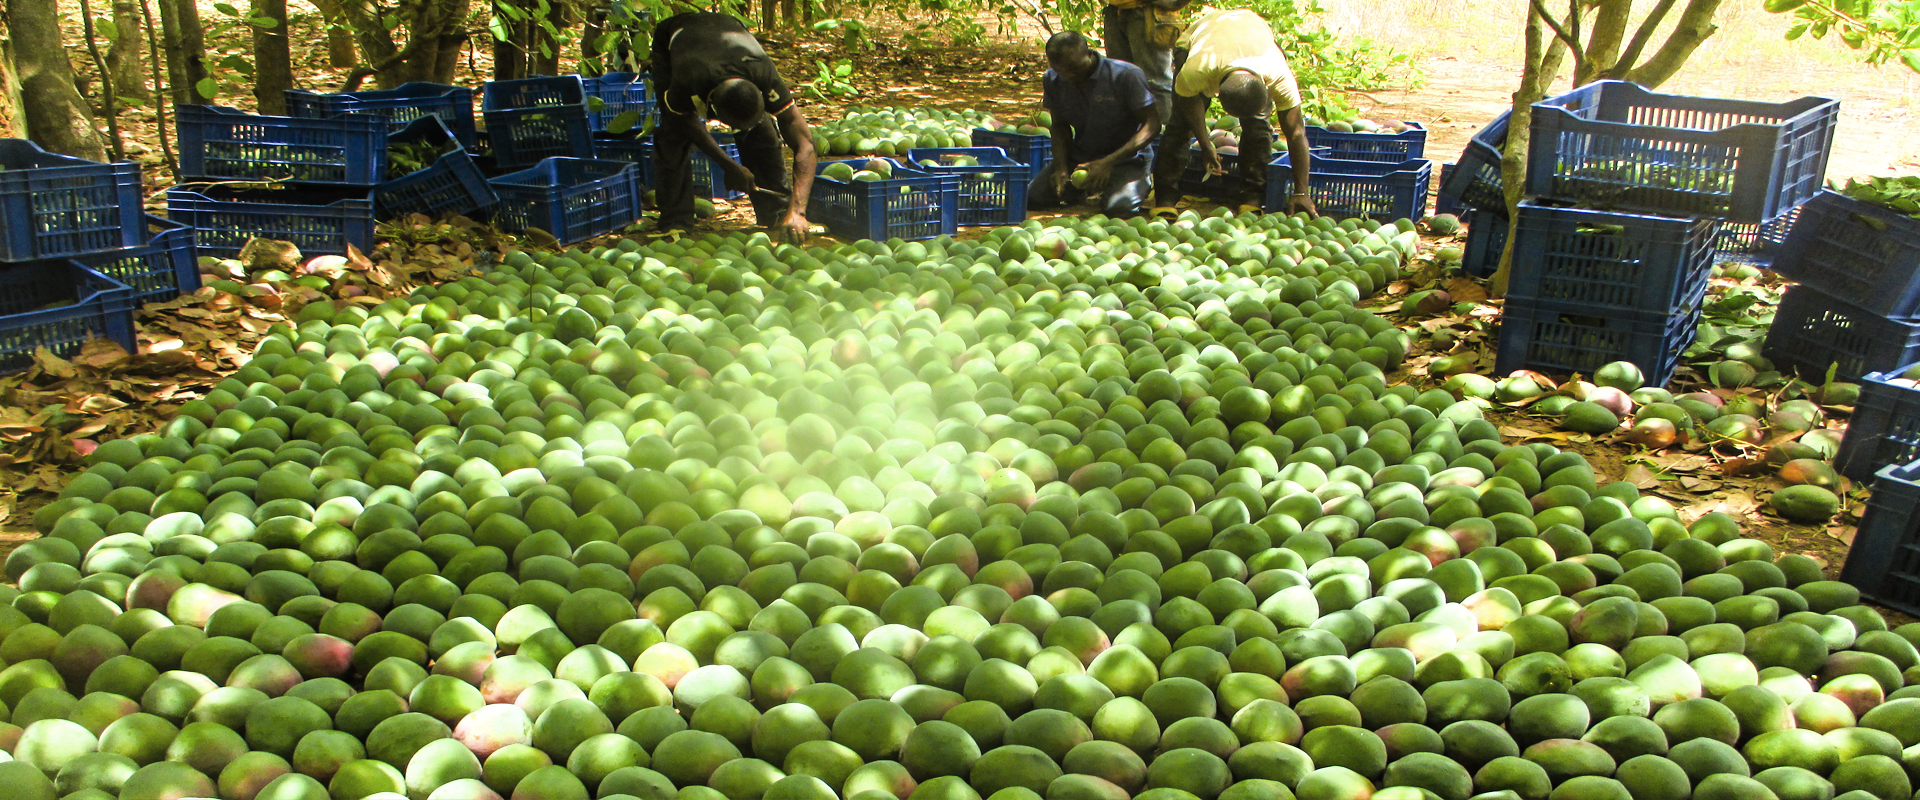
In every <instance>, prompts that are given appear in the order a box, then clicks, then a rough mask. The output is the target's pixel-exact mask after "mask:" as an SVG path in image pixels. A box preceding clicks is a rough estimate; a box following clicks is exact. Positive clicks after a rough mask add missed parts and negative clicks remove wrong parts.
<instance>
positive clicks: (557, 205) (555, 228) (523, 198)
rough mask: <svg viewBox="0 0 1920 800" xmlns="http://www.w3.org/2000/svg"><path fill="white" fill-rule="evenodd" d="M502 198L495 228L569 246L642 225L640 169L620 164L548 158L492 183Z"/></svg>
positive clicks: (580, 159) (621, 162)
mask: <svg viewBox="0 0 1920 800" xmlns="http://www.w3.org/2000/svg"><path fill="white" fill-rule="evenodd" d="M493 190H494V191H495V192H496V193H498V194H499V195H500V202H499V203H498V204H497V205H495V206H494V212H493V221H494V224H496V225H498V226H500V227H501V228H503V229H505V230H510V231H526V230H529V229H532V228H538V229H540V230H543V231H546V232H547V233H550V234H552V235H553V236H554V238H556V239H559V240H560V242H561V243H562V244H573V243H574V242H580V241H585V240H587V239H591V238H593V237H595V236H601V235H604V234H608V233H614V232H617V231H620V230H622V229H624V228H626V227H627V226H628V225H631V224H633V223H634V222H635V221H636V220H639V219H640V197H641V195H642V194H643V191H644V190H642V189H641V188H640V168H639V167H637V166H635V165H633V164H629V163H627V162H624V161H598V160H594V159H584V158H550V159H547V160H545V161H542V162H540V165H539V166H537V167H534V168H533V169H529V170H522V171H520V172H515V173H512V174H509V175H502V176H500V177H498V178H495V179H493Z"/></svg>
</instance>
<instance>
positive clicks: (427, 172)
mask: <svg viewBox="0 0 1920 800" xmlns="http://www.w3.org/2000/svg"><path fill="white" fill-rule="evenodd" d="M389 141H390V142H392V143H394V144H408V143H412V142H419V141H425V142H432V143H433V144H435V145H437V146H439V147H440V148H441V149H446V148H449V147H451V149H449V150H446V152H444V153H442V154H441V155H440V157H439V158H437V159H435V160H434V162H433V166H430V167H427V168H426V169H422V170H417V171H415V172H413V173H410V174H408V175H404V176H401V177H399V178H395V179H393V180H390V181H387V182H386V183H383V184H380V186H379V187H378V188H376V189H374V192H373V201H374V212H375V215H376V216H378V217H379V218H381V219H392V218H394V217H399V216H404V215H407V214H425V215H427V216H429V217H432V216H439V215H441V214H465V213H467V212H469V211H474V210H477V209H482V208H486V207H487V206H490V205H493V203H494V201H495V200H497V199H498V198H497V197H495V196H494V193H493V187H492V186H489V185H487V176H485V175H483V174H481V172H480V166H479V165H478V164H475V163H473V158H472V157H471V156H469V155H467V151H466V148H463V147H461V146H460V143H459V141H458V140H456V139H455V138H454V136H453V133H452V132H450V131H448V130H447V126H446V125H445V123H443V122H442V121H441V120H440V119H439V118H438V117H433V116H428V117H421V118H419V119H416V120H414V121H413V124H411V125H408V126H407V127H406V129H405V130H402V131H401V132H399V133H396V134H394V135H393V138H392V139H390V140H389Z"/></svg>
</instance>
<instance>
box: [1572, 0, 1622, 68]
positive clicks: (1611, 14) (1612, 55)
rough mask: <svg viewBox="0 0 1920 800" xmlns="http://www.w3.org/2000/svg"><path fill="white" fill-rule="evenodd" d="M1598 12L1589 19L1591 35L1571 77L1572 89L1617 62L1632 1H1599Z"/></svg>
mask: <svg viewBox="0 0 1920 800" xmlns="http://www.w3.org/2000/svg"><path fill="white" fill-rule="evenodd" d="M1598 8H1599V9H1600V11H1599V13H1598V14H1595V15H1594V18H1593V31H1592V33H1590V34H1588V36H1587V52H1586V54H1585V56H1584V57H1582V58H1581V60H1580V62H1581V69H1580V71H1579V72H1578V73H1577V74H1575V75H1574V76H1573V82H1574V85H1575V86H1584V85H1586V84H1587V83H1590V82H1592V81H1593V80H1594V78H1595V77H1597V76H1598V75H1600V74H1602V73H1605V72H1606V71H1608V70H1610V69H1613V65H1614V63H1615V62H1616V61H1617V60H1619V58H1620V41H1621V39H1622V38H1623V37H1625V35H1626V32H1627V18H1628V17H1629V16H1630V15H1631V14H1632V11H1633V0H1601V2H1600V3H1599V5H1598Z"/></svg>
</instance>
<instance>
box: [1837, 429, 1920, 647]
mask: <svg viewBox="0 0 1920 800" xmlns="http://www.w3.org/2000/svg"><path fill="white" fill-rule="evenodd" d="M1840 580H1842V581H1844V582H1846V583H1850V584H1852V585H1854V586H1856V587H1858V588H1859V589H1860V595H1861V597H1862V598H1863V599H1867V600H1872V601H1874V602H1877V603H1880V604H1881V605H1885V606H1890V607H1892V608H1896V609H1899V610H1901V611H1904V612H1906V613H1908V614H1920V462H1913V463H1907V464H1896V465H1892V466H1887V467H1882V468H1881V469H1880V471H1879V472H1877V473H1876V474H1875V476H1874V481H1873V494H1872V495H1871V496H1869V497H1868V498H1867V513H1866V515H1865V516H1863V517H1861V519H1860V529H1859V531H1858V532H1856V533H1855V534H1854V537H1853V544H1852V546H1850V547H1849V548H1847V561H1846V564H1845V565H1844V566H1842V567H1841V568H1840Z"/></svg>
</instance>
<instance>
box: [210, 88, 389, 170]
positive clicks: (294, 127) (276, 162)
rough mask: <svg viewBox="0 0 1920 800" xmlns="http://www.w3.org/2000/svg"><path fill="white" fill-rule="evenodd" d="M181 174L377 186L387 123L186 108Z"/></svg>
mask: <svg viewBox="0 0 1920 800" xmlns="http://www.w3.org/2000/svg"><path fill="white" fill-rule="evenodd" d="M177 113H178V114H179V120H178V121H179V131H180V174H182V175H185V176H187V177H188V178H191V179H217V180H256V181H292V182H295V183H311V184H337V185H341V186H373V185H374V184H377V183H379V182H381V181H383V180H385V179H386V172H387V121H386V120H385V119H382V118H380V117H376V116H373V115H371V114H347V115H343V116H338V117H329V118H327V119H302V118H299V117H263V116H260V115H257V114H248V113H246V112H244V111H240V110H238V109H233V108H226V107H224V106H181V107H180V109H179V111H178V112H177Z"/></svg>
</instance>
